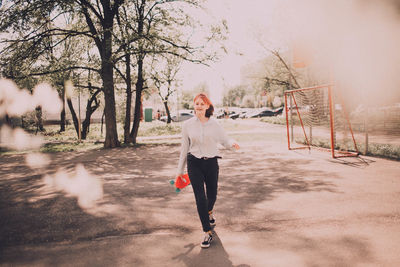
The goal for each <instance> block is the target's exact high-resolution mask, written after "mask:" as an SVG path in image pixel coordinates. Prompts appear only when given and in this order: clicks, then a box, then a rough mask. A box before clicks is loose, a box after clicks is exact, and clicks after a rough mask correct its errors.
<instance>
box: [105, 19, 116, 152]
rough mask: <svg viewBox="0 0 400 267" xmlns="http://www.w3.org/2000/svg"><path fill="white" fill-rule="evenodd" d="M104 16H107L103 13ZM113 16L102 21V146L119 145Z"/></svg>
mask: <svg viewBox="0 0 400 267" xmlns="http://www.w3.org/2000/svg"><path fill="white" fill-rule="evenodd" d="M105 17H107V16H106V15H105ZM112 19H113V18H111V19H110V18H108V17H107V19H105V21H104V27H103V28H104V29H105V32H104V40H103V41H102V46H103V47H102V48H103V51H102V52H103V53H102V59H101V78H102V80H103V88H104V103H105V108H104V114H105V121H106V137H105V140H104V148H113V147H119V146H120V143H119V141H118V132H117V120H116V115H115V95H114V76H113V75H114V73H113V63H112V26H113V21H112Z"/></svg>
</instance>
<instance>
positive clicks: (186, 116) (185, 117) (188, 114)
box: [160, 110, 194, 122]
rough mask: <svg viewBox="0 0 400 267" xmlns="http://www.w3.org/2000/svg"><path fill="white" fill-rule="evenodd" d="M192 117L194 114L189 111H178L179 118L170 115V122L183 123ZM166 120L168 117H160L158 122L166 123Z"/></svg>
mask: <svg viewBox="0 0 400 267" xmlns="http://www.w3.org/2000/svg"><path fill="white" fill-rule="evenodd" d="M193 116H194V114H193V112H192V111H191V110H184V111H179V116H177V115H176V114H171V120H172V121H173V122H179V121H185V120H188V119H190V118H192V117H193ZM167 120H168V116H162V117H161V118H160V121H165V122H166V121H167Z"/></svg>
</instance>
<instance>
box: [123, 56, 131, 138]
mask: <svg viewBox="0 0 400 267" xmlns="http://www.w3.org/2000/svg"><path fill="white" fill-rule="evenodd" d="M125 60H126V62H125V64H126V108H125V125H124V143H125V144H128V143H130V138H129V128H130V126H131V108H132V84H131V56H130V55H126V56H125Z"/></svg>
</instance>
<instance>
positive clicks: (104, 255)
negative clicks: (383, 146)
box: [0, 124, 400, 267]
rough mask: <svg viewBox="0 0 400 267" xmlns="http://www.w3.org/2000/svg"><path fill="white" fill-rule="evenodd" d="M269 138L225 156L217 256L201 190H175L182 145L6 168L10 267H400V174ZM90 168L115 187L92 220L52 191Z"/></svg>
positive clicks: (7, 162)
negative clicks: (65, 174) (206, 237)
mask: <svg viewBox="0 0 400 267" xmlns="http://www.w3.org/2000/svg"><path fill="white" fill-rule="evenodd" d="M263 127H264V129H263V130H262V131H261V134H265V137H266V138H265V139H264V140H263V141H253V140H251V133H247V135H249V138H247V139H244V140H246V141H243V142H242V143H241V150H239V151H227V150H222V156H223V158H222V159H221V160H220V161H219V163H220V180H219V194H218V200H217V203H216V207H215V214H216V218H217V226H216V228H215V240H214V242H213V243H212V246H211V247H210V248H209V249H201V248H200V246H199V243H200V242H201V239H202V237H203V234H202V232H201V225H200V222H199V219H198V215H197V212H196V209H195V202H194V197H193V191H192V189H191V188H186V189H184V190H183V192H181V193H179V194H176V193H175V192H174V189H173V188H172V187H171V186H170V185H169V183H168V180H169V179H171V176H172V175H173V174H174V173H175V171H176V167H177V161H178V157H179V146H178V145H176V144H171V145H143V146H139V147H136V148H119V149H112V150H94V151H89V152H65V153H53V154H50V156H51V164H50V166H49V167H48V168H46V169H45V170H32V169H29V168H28V167H27V166H25V164H24V156H23V155H12V156H0V177H1V178H0V266H222V267H228V266H229V267H230V266H240V267H245V266H400V180H399V179H400V175H399V173H400V162H398V161H390V160H385V159H380V158H370V157H360V158H344V159H331V158H330V154H329V153H327V152H322V151H318V150H312V151H311V152H309V151H288V150H287V144H286V143H285V135H284V134H285V132H284V128H280V127H279V126H272V125H268V124H265V126H263ZM280 131H282V136H283V138H281V139H279V140H278V141H277V139H276V138H269V132H270V133H271V136H272V135H274V136H276V134H277V133H278V134H279V133H280ZM236 134H237V133H236ZM258 135H260V133H258ZM78 163H82V164H83V165H84V167H85V168H86V169H87V170H88V171H89V172H90V173H91V174H93V175H95V176H97V177H98V178H100V179H101V181H102V182H103V190H104V196H103V198H102V199H101V200H100V201H99V202H98V205H97V206H95V207H93V208H90V209H82V208H81V207H80V206H79V205H78V204H77V200H76V198H73V197H68V196H66V195H65V194H64V193H63V192H48V191H43V182H42V178H43V175H44V174H52V173H54V172H56V171H57V170H58V169H59V168H64V169H67V170H68V169H72V168H73V167H74V166H75V165H76V164H78Z"/></svg>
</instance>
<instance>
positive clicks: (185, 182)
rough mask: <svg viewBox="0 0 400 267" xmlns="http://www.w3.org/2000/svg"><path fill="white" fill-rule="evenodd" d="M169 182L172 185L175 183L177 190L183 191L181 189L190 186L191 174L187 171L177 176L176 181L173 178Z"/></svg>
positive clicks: (177, 191)
mask: <svg viewBox="0 0 400 267" xmlns="http://www.w3.org/2000/svg"><path fill="white" fill-rule="evenodd" d="M182 178H183V179H184V180H183V179H182ZM169 183H170V184H171V185H174V186H175V192H176V193H179V192H181V189H183V188H185V187H186V186H188V185H189V184H190V180H189V175H188V174H187V173H185V174H183V175H180V176H177V177H176V179H175V181H174V180H171V181H169Z"/></svg>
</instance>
